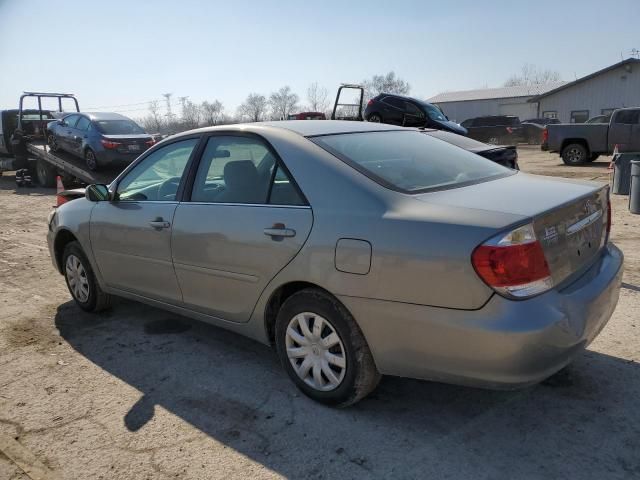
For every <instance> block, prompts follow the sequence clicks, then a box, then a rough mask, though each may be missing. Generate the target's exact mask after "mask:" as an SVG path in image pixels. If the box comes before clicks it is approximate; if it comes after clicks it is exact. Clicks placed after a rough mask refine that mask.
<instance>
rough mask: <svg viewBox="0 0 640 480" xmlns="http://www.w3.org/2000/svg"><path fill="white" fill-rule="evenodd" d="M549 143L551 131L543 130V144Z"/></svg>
mask: <svg viewBox="0 0 640 480" xmlns="http://www.w3.org/2000/svg"><path fill="white" fill-rule="evenodd" d="M548 141H549V130H547V129H546V128H545V129H544V130H542V142H543V143H547V142H548Z"/></svg>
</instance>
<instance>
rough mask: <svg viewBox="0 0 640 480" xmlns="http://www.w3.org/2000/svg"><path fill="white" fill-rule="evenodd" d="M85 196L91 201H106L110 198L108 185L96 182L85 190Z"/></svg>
mask: <svg viewBox="0 0 640 480" xmlns="http://www.w3.org/2000/svg"><path fill="white" fill-rule="evenodd" d="M84 198H86V199H87V200H89V201H90V202H105V201H107V200H109V189H108V188H107V186H106V185H102V184H99V183H94V184H92V185H89V186H88V187H87V188H86V189H85V190H84Z"/></svg>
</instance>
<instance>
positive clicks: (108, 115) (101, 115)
mask: <svg viewBox="0 0 640 480" xmlns="http://www.w3.org/2000/svg"><path fill="white" fill-rule="evenodd" d="M69 115H84V116H86V117H89V120H91V121H94V120H131V119H130V118H128V117H125V116H124V115H120V114H119V113H112V112H69Z"/></svg>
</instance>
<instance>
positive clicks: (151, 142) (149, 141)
mask: <svg viewBox="0 0 640 480" xmlns="http://www.w3.org/2000/svg"><path fill="white" fill-rule="evenodd" d="M144 143H145V145H146V146H148V147H152V146H154V145H155V144H156V141H155V140H154V139H153V138H150V139H149V140H147V141H146V142H144Z"/></svg>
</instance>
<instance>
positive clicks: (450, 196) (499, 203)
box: [415, 172, 602, 218]
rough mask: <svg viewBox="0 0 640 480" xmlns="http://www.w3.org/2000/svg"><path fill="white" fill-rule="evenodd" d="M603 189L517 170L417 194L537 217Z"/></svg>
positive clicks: (428, 199)
mask: <svg viewBox="0 0 640 480" xmlns="http://www.w3.org/2000/svg"><path fill="white" fill-rule="evenodd" d="M600 188H602V185H601V184H599V183H596V182H586V181H581V180H571V179H559V178H556V177H545V176H541V175H531V174H527V173H523V172H518V173H515V174H513V175H510V176H508V177H503V178H499V179H496V180H491V181H488V182H482V183H477V184H475V185H469V186H466V187H461V188H452V189H450V190H441V191H435V192H428V193H423V194H419V195H416V196H415V197H416V198H417V199H418V200H422V201H424V202H427V203H431V204H438V205H446V206H452V207H460V208H469V209H476V210H485V211H489V212H496V213H498V212H499V213H506V214H510V215H517V216H521V217H529V218H530V217H534V216H536V215H539V214H540V213H543V212H547V211H549V210H552V209H554V208H557V207H558V206H560V205H564V204H566V203H569V202H572V201H573V200H575V199H576V198H578V197H582V196H585V195H588V194H590V193H593V192H594V191H596V190H598V189H600Z"/></svg>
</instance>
